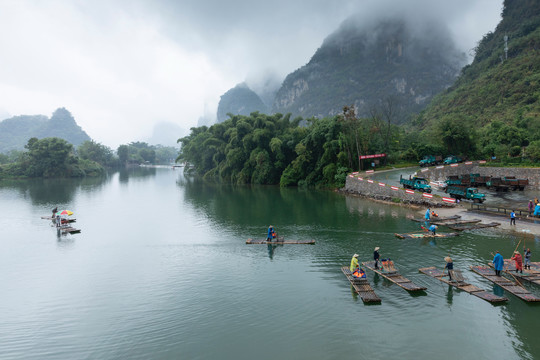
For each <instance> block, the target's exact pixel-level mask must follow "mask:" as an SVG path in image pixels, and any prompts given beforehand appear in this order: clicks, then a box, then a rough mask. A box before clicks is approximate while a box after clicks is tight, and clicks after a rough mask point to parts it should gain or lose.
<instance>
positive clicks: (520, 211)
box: [471, 203, 529, 216]
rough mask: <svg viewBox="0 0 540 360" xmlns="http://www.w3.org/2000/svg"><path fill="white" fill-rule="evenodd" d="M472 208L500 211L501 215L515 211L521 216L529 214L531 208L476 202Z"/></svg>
mask: <svg viewBox="0 0 540 360" xmlns="http://www.w3.org/2000/svg"><path fill="white" fill-rule="evenodd" d="M471 210H479V211H489V212H495V213H499V214H501V215H502V214H508V215H510V213H511V212H512V211H514V212H515V213H516V215H519V216H527V215H529V209H517V208H505V207H502V206H496V205H485V204H475V203H471Z"/></svg>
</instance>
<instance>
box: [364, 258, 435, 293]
mask: <svg viewBox="0 0 540 360" xmlns="http://www.w3.org/2000/svg"><path fill="white" fill-rule="evenodd" d="M380 263H381V267H380V268H377V269H375V261H367V262H363V263H362V265H364V266H365V267H366V268H368V269H369V270H371V271H373V272H376V273H377V274H379V275H381V276H382V277H383V278H385V279H387V280H390V281H391V282H393V283H394V284H396V285H397V286H399V287H401V288H403V289H405V290H407V291H423V290H426V289H427V288H425V287H422V286H418V285H416V284H415V283H413V282H412V281H411V280H409V279H407V278H406V277H404V276H403V275H401V274H400V273H399V272H398V271H397V270H396V269H395V267H394V265H393V263H392V264H391V265H389V266H385V265H384V264H383V263H384V262H382V261H381V262H380Z"/></svg>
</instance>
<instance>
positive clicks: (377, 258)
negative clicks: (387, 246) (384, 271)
mask: <svg viewBox="0 0 540 360" xmlns="http://www.w3.org/2000/svg"><path fill="white" fill-rule="evenodd" d="M379 249H380V247H378V246H377V247H376V248H375V251H373V261H375V269H378V268H379V258H380V257H381V255H380V254H379Z"/></svg>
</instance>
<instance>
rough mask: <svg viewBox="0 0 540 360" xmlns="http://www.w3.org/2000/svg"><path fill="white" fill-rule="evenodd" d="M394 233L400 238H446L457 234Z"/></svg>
mask: <svg viewBox="0 0 540 360" xmlns="http://www.w3.org/2000/svg"><path fill="white" fill-rule="evenodd" d="M394 235H396V237H397V238H400V239H423V238H446V237H453V236H459V234H458V233H437V234H435V235H433V234H432V233H431V232H423V233H405V234H397V233H396V234H394Z"/></svg>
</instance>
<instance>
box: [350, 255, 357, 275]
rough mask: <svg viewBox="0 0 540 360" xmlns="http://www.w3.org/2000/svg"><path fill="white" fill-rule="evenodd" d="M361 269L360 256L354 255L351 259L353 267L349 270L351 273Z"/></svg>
mask: <svg viewBox="0 0 540 360" xmlns="http://www.w3.org/2000/svg"><path fill="white" fill-rule="evenodd" d="M359 267H360V265H359V264H358V254H354V255H353V257H352V259H351V267H350V268H349V269H350V270H351V272H354V271H355V270H356V269H358V268H359Z"/></svg>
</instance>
